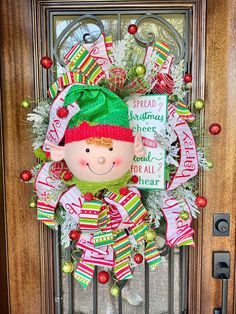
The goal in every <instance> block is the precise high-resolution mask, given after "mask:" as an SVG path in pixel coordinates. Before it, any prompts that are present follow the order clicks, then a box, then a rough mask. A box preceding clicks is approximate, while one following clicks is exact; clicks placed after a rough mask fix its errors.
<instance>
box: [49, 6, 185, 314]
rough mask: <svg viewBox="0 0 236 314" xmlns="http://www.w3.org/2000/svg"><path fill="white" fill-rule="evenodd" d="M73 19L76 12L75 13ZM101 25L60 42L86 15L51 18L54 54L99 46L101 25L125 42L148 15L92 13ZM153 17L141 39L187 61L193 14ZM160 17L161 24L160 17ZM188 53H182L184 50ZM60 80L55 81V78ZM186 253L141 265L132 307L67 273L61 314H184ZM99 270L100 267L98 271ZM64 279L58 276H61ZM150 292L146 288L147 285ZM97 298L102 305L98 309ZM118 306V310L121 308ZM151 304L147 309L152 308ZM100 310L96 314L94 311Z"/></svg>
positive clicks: (64, 256) (62, 256)
mask: <svg viewBox="0 0 236 314" xmlns="http://www.w3.org/2000/svg"><path fill="white" fill-rule="evenodd" d="M73 14H74V13H73ZM91 14H92V15H93V16H95V17H96V19H97V20H93V19H92V18H89V17H87V18H86V19H82V20H81V21H80V22H78V23H77V24H75V25H74V27H72V28H71V29H70V30H69V31H68V32H67V33H66V34H65V36H64V37H63V38H62V39H60V36H61V34H62V32H63V31H64V30H65V28H67V27H68V25H70V23H71V22H73V21H75V19H77V18H78V17H80V16H82V15H83V14H82V13H81V14H77V15H75V14H74V15H69V14H68V15H57V14H55V15H54V16H53V18H52V25H50V26H49V27H50V28H52V29H53V42H50V46H51V51H53V47H54V45H55V43H56V42H58V40H59V39H60V40H59V44H58V49H57V53H58V56H59V58H60V60H63V56H64V54H65V53H66V52H68V50H69V49H70V48H71V47H72V46H73V45H75V44H76V43H78V42H81V43H83V42H84V39H85V35H86V36H87V39H89V40H91V41H94V40H95V39H96V38H98V36H99V34H100V32H101V29H100V25H101V24H102V26H103V28H104V31H105V33H106V35H112V36H113V40H114V41H116V40H118V39H122V38H124V36H125V34H126V33H127V29H128V26H129V25H130V24H133V23H135V22H136V20H138V19H140V18H142V17H143V16H144V13H143V14H140V13H137V12H134V13H133V14H132V13H131V12H130V11H129V12H122V14H121V13H116V12H111V14H110V13H109V14H108V13H106V12H105V13H104V14H99V15H96V12H91ZM151 14H153V15H154V17H150V18H147V19H144V20H143V21H141V22H140V24H139V35H140V37H142V38H144V39H145V38H148V36H150V35H149V33H150V32H151V33H154V34H157V38H156V39H157V40H161V41H164V42H167V43H168V44H169V45H170V47H171V50H172V53H173V54H174V56H175V58H176V60H180V59H181V58H182V57H183V56H184V55H185V59H186V58H187V56H188V49H189V48H188V47H189V43H188V28H189V25H188V23H189V22H188V13H187V12H180V13H178V12H177V10H175V11H173V12H171V11H169V13H166V12H165V13H161V12H159V13H158V12H156V11H153V12H151ZM155 16H156V17H158V18H157V19H156V18H155ZM181 49H182V50H183V49H184V50H183V51H182V50H181ZM140 51H143V54H144V52H145V49H143V47H141V46H140ZM61 71H62V67H61V66H60V64H59V63H58V64H57V72H56V73H57V74H59V73H61ZM54 79H55V78H54ZM55 246H61V239H60V232H59V233H58V235H56V237H55ZM70 253H71V252H70V250H69V249H64V248H63V247H62V246H61V248H60V250H57V252H56V253H55V260H57V261H58V263H59V265H61V264H62V263H63V262H64V261H66V260H68V259H69V258H70ZM186 259H187V249H186V248H181V249H180V248H175V249H173V250H170V251H169V252H167V254H166V255H165V256H163V257H162V263H161V264H160V265H159V267H158V268H157V269H156V270H155V271H151V270H150V271H148V272H149V274H148V273H147V270H146V272H145V265H143V264H142V265H140V266H138V267H137V268H136V270H135V272H134V277H133V279H132V280H131V281H130V283H129V285H130V286H131V288H132V290H133V291H135V292H137V293H138V294H139V295H140V296H141V297H142V298H143V300H144V301H145V302H143V304H142V305H140V306H132V305H130V304H129V303H128V302H127V301H123V302H119V300H118V299H115V298H113V297H111V296H110V294H109V289H110V285H109V284H108V285H100V284H97V283H96V278H95V279H94V280H93V282H91V283H90V285H89V286H88V288H87V289H86V290H84V289H83V288H82V287H81V286H80V285H79V284H78V283H77V282H76V281H75V280H74V278H73V276H70V275H65V274H62V275H61V277H60V278H59V281H60V286H59V287H57V289H56V291H58V292H57V293H59V294H60V295H58V296H57V297H58V298H59V299H60V300H61V302H60V306H59V307H57V313H63V314H64V313H69V314H70V313H81V314H82V313H99V314H103V313H104V314H105V313H107V307H109V306H110V305H111V304H113V305H114V306H116V307H117V308H118V307H119V306H120V307H121V306H122V311H123V313H125V314H126V313H129V314H139V313H140V314H142V313H148V308H149V313H151V314H164V313H165V314H167V313H181V310H182V309H183V308H185V305H186V304H185V300H186V295H185V294H186V292H187V291H186V278H187V277H186V276H187V269H186V265H187V263H186ZM98 271H99V268H98ZM58 276H59V275H58ZM148 284H149V288H148V289H147V285H148ZM96 298H97V305H96ZM118 303H119V305H118ZM147 303H148V305H147ZM94 306H96V307H97V312H96V311H95V309H94Z"/></svg>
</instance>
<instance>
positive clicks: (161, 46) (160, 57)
mask: <svg viewBox="0 0 236 314" xmlns="http://www.w3.org/2000/svg"><path fill="white" fill-rule="evenodd" d="M153 49H154V51H155V52H156V56H157V61H156V64H157V66H158V67H162V65H163V64H164V62H165V61H166V59H167V57H168V55H169V53H170V48H169V46H168V45H167V44H166V43H164V42H161V41H157V42H155V43H154V46H153Z"/></svg>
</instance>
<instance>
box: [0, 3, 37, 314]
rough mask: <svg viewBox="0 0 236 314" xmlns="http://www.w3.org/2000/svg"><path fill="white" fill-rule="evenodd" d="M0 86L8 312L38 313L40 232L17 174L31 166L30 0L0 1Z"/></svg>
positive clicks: (26, 187)
mask: <svg viewBox="0 0 236 314" xmlns="http://www.w3.org/2000/svg"><path fill="white" fill-rule="evenodd" d="M1 12H2V17H1V32H2V39H3V43H2V46H1V82H2V83H1V85H2V86H1V87H2V100H3V103H2V106H3V130H4V132H3V139H4V159H5V182H6V223H7V240H8V243H7V244H8V259H9V261H8V263H9V288H10V310H11V313H13V314H16V313H22V314H23V313H24V314H26V313H30V314H32V313H41V304H40V294H41V287H40V259H39V230H38V222H37V220H36V212H35V211H34V210H32V209H30V208H29V207H28V202H29V199H30V196H31V190H32V186H30V185H26V184H24V183H21V182H20V180H19V174H20V172H21V171H22V170H23V169H24V168H25V169H27V168H31V165H32V163H33V155H32V153H31V150H30V146H31V143H30V138H29V136H28V133H27V132H28V126H27V125H26V123H25V118H26V113H27V111H26V110H24V109H23V108H22V107H21V106H20V103H21V101H22V99H24V98H28V99H34V73H33V70H32V69H33V47H32V18H31V1H30V0H19V1H12V0H5V1H1Z"/></svg>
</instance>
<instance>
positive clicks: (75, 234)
mask: <svg viewBox="0 0 236 314" xmlns="http://www.w3.org/2000/svg"><path fill="white" fill-rule="evenodd" d="M79 236H80V233H79V231H78V230H71V231H70V233H69V238H70V239H71V240H73V241H75V240H78V238H79Z"/></svg>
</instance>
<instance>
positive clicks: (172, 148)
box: [155, 117, 179, 167]
mask: <svg viewBox="0 0 236 314" xmlns="http://www.w3.org/2000/svg"><path fill="white" fill-rule="evenodd" d="M176 122H177V121H176V119H175V118H174V117H172V118H170V119H168V120H167V122H166V125H165V126H166V127H165V130H161V131H160V132H159V133H155V139H156V140H157V141H158V143H159V145H160V147H162V148H163V149H165V150H166V163H167V164H169V165H174V166H175V167H178V165H179V164H178V162H177V161H176V158H178V157H179V146H178V144H177V143H176V141H177V135H176V133H175V131H174V129H175V125H176Z"/></svg>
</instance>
